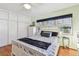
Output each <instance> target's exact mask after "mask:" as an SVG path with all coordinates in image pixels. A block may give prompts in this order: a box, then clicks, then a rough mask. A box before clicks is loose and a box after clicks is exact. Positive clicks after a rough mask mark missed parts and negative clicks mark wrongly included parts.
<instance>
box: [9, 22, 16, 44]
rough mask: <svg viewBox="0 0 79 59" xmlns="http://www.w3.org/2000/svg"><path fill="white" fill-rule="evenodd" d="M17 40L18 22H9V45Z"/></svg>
mask: <svg viewBox="0 0 79 59" xmlns="http://www.w3.org/2000/svg"><path fill="white" fill-rule="evenodd" d="M16 39H17V22H15V21H9V44H10V43H11V41H12V40H16Z"/></svg>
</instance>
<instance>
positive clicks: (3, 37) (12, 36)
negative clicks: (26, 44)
mask: <svg viewBox="0 0 79 59" xmlns="http://www.w3.org/2000/svg"><path fill="white" fill-rule="evenodd" d="M29 24H30V17H28V16H25V15H23V14H18V13H15V12H11V11H7V10H2V9H0V47H2V46H5V45H7V44H11V40H16V39H17V38H21V37H26V36H27V26H28V25H29Z"/></svg>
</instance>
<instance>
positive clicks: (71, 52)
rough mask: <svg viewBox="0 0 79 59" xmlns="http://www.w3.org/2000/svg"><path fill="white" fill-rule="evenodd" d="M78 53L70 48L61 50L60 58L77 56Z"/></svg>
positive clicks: (61, 48)
mask: <svg viewBox="0 0 79 59" xmlns="http://www.w3.org/2000/svg"><path fill="white" fill-rule="evenodd" d="M77 55H78V51H77V50H74V49H70V48H63V47H60V48H59V52H58V56H77Z"/></svg>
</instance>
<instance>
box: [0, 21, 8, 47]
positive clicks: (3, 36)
mask: <svg viewBox="0 0 79 59" xmlns="http://www.w3.org/2000/svg"><path fill="white" fill-rule="evenodd" d="M7 26H8V22H7V21H6V20H0V47H2V46H5V45H7V43H8V27H7Z"/></svg>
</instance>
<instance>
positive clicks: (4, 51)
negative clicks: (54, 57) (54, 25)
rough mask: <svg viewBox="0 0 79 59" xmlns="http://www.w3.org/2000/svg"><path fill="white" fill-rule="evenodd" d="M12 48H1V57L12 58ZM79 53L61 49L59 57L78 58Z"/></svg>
mask: <svg viewBox="0 0 79 59" xmlns="http://www.w3.org/2000/svg"><path fill="white" fill-rule="evenodd" d="M11 49H12V46H11V45H8V46H5V47H1V48H0V56H11ZM77 53H78V51H76V50H74V49H68V48H63V47H60V48H59V52H58V56H77Z"/></svg>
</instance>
